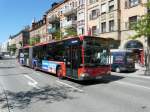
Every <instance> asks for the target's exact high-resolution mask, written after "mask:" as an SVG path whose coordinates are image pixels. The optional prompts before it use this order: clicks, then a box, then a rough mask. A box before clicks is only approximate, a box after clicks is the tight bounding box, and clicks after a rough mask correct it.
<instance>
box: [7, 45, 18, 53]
mask: <svg viewBox="0 0 150 112" xmlns="http://www.w3.org/2000/svg"><path fill="white" fill-rule="evenodd" d="M16 49H17V47H16V44H12V45H10V46H8V51H10V52H12V53H13V54H15V52H16Z"/></svg>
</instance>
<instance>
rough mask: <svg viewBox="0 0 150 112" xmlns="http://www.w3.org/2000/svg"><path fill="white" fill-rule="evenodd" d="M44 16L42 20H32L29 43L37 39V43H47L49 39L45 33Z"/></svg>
mask: <svg viewBox="0 0 150 112" xmlns="http://www.w3.org/2000/svg"><path fill="white" fill-rule="evenodd" d="M46 21H47V20H46V15H44V16H43V19H41V20H39V21H37V22H36V21H35V20H33V22H32V26H31V29H30V41H31V39H35V38H36V39H37V38H38V39H39V41H38V42H40V43H42V42H48V41H49V40H50V39H49V38H48V33H47V30H46V28H47V24H46Z"/></svg>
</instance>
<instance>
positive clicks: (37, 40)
mask: <svg viewBox="0 0 150 112" xmlns="http://www.w3.org/2000/svg"><path fill="white" fill-rule="evenodd" d="M39 42H40V37H32V38H30V39H29V44H30V45H35V44H37V43H39Z"/></svg>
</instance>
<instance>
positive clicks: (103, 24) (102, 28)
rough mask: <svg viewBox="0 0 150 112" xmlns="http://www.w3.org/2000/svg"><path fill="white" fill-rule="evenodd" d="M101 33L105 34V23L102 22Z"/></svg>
mask: <svg viewBox="0 0 150 112" xmlns="http://www.w3.org/2000/svg"><path fill="white" fill-rule="evenodd" d="M101 32H102V33H104V32H106V22H103V23H102V24H101Z"/></svg>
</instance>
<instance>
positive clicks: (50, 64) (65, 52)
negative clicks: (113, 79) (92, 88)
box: [20, 36, 112, 80]
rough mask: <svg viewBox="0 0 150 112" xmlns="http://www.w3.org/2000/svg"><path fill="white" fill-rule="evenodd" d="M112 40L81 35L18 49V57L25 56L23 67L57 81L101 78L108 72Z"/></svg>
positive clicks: (109, 69) (109, 70)
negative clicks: (53, 75)
mask: <svg viewBox="0 0 150 112" xmlns="http://www.w3.org/2000/svg"><path fill="white" fill-rule="evenodd" d="M111 40H112V39H110V38H109V39H104V38H100V37H91V36H80V37H72V38H67V39H64V40H61V41H54V42H49V43H42V44H41V43H40V44H37V45H35V46H32V47H30V46H27V47H24V48H23V49H20V54H21V53H24V60H23V61H24V62H23V63H22V64H24V65H26V66H29V67H32V68H34V69H35V70H42V71H46V72H49V73H52V74H56V75H57V76H58V77H60V78H63V77H67V78H71V79H75V80H89V79H97V78H102V77H103V76H105V75H109V74H110V72H111V66H110V50H109V42H110V41H111ZM27 53H28V55H27ZM25 54H26V56H25ZM25 57H26V58H25ZM21 59H22V57H20V60H21Z"/></svg>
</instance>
